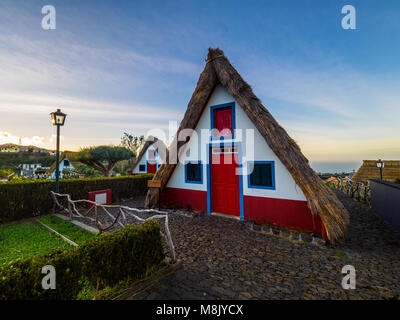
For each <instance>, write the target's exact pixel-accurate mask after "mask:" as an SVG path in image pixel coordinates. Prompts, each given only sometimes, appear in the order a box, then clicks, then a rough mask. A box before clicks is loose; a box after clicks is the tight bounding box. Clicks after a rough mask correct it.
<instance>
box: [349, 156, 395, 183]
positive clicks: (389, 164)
mask: <svg viewBox="0 0 400 320" xmlns="http://www.w3.org/2000/svg"><path fill="white" fill-rule="evenodd" d="M377 161H378V160H363V164H362V165H361V167H360V168H359V169H358V170H357V172H356V173H355V174H354V176H353V177H352V178H351V180H352V181H356V182H363V183H368V180H369V179H380V172H379V168H378V167H377V166H376V162H377ZM382 161H383V162H384V163H385V167H384V168H383V169H382V179H383V180H386V181H390V182H394V181H395V180H396V179H400V160H382Z"/></svg>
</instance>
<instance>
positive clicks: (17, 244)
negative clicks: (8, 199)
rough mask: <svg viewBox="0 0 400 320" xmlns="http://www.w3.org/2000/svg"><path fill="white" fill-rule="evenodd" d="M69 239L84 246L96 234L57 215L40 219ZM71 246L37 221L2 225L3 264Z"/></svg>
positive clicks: (0, 237) (0, 227) (0, 262)
mask: <svg viewBox="0 0 400 320" xmlns="http://www.w3.org/2000/svg"><path fill="white" fill-rule="evenodd" d="M40 220H41V221H42V222H43V223H45V224H47V225H48V226H50V227H51V228H53V229H54V230H56V231H57V232H59V233H61V234H62V235H64V236H66V237H67V238H68V239H70V240H72V241H74V242H76V243H78V244H79V243H82V242H84V241H86V240H88V239H90V238H92V237H94V236H95V235H94V234H92V233H89V232H86V231H85V230H83V229H81V228H79V227H77V226H75V225H74V224H72V223H70V222H68V221H64V220H62V219H60V218H57V217H54V216H44V217H42V218H41V219H40ZM68 248H71V245H70V244H68V243H67V242H65V241H64V240H63V239H62V238H61V237H60V236H58V235H56V234H55V233H53V232H51V231H50V230H48V229H46V228H45V227H44V226H42V225H40V224H39V223H37V222H29V223H24V224H17V223H10V224H6V225H1V226H0V265H2V264H4V263H7V262H9V261H12V260H15V259H17V258H26V257H29V256H37V255H42V254H45V253H48V252H50V251H52V250H54V249H68Z"/></svg>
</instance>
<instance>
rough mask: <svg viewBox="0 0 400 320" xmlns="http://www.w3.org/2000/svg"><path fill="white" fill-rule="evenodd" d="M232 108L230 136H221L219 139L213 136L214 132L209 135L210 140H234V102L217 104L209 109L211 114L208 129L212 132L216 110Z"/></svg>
mask: <svg viewBox="0 0 400 320" xmlns="http://www.w3.org/2000/svg"><path fill="white" fill-rule="evenodd" d="M228 107H231V108H232V136H221V137H216V136H214V132H212V133H211V140H224V139H225V140H228V139H235V129H236V112H235V102H229V103H224V104H218V105H215V106H211V107H210V112H211V117H210V118H211V127H210V129H211V130H213V129H214V128H215V124H214V111H215V110H216V109H222V108H228Z"/></svg>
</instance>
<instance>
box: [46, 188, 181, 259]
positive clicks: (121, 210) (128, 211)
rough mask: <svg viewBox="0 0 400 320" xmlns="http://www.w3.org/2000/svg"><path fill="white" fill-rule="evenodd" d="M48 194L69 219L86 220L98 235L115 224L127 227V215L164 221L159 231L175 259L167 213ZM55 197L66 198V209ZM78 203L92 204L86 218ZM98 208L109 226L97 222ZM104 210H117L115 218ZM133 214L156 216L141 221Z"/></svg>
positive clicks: (67, 195) (65, 195) (59, 194)
mask: <svg viewBox="0 0 400 320" xmlns="http://www.w3.org/2000/svg"><path fill="white" fill-rule="evenodd" d="M50 193H51V195H52V197H53V200H54V203H55V205H57V206H58V207H59V208H62V209H63V210H65V211H66V212H68V214H69V216H70V218H71V219H72V218H73V217H76V218H85V219H88V220H90V221H92V222H94V223H95V224H96V226H97V229H98V230H99V232H100V233H102V232H104V231H106V230H108V229H110V228H111V227H112V226H113V225H114V224H115V223H118V224H119V225H120V226H121V227H122V228H124V227H126V225H127V219H126V215H129V216H131V217H133V218H135V219H136V220H138V221H139V222H146V221H151V220H154V219H165V224H164V227H165V234H164V233H162V232H161V231H160V233H161V235H162V236H163V237H164V238H165V240H166V242H167V244H168V246H169V249H170V251H171V254H172V259H173V261H175V259H176V254H175V246H174V243H173V241H172V237H171V232H170V230H169V226H168V212H166V211H160V210H156V209H138V208H131V207H127V206H120V205H107V204H97V203H96V202H93V201H90V200H72V199H71V197H70V195H69V194H61V193H55V192H53V191H50ZM57 197H66V198H67V202H68V208H66V207H64V206H63V205H61V204H60V202H59V201H58V199H57ZM80 202H83V203H88V204H92V206H91V207H90V208H89V209H88V211H87V212H86V216H84V215H82V214H81V213H80V212H79V211H78V210H77V208H76V205H75V204H77V203H80ZM98 207H101V208H102V209H103V211H104V212H105V213H106V214H107V215H108V216H109V217H110V218H111V219H112V220H113V221H112V223H111V225H109V226H108V227H104V225H103V224H102V223H101V222H100V221H99V219H98V212H97V208H98ZM69 208H70V209H69ZM93 208H95V218H91V217H89V216H87V214H88V213H89V212H90V211H91V210H92V209H93ZM106 208H117V209H118V214H117V216H116V217H115V216H113V215H112V214H111V213H110V212H109V211H108V210H107V209H106ZM133 212H135V213H156V215H154V216H151V217H149V218H146V219H143V218H140V217H139V216H137V215H135V214H134V213H133ZM120 217H122V220H123V222H121V221H120V220H119V218H120Z"/></svg>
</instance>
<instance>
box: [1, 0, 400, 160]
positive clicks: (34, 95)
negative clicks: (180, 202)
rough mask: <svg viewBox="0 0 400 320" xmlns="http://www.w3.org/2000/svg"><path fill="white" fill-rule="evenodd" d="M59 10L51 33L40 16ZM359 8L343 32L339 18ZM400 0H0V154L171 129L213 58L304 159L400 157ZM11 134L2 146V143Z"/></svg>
mask: <svg viewBox="0 0 400 320" xmlns="http://www.w3.org/2000/svg"><path fill="white" fill-rule="evenodd" d="M47 4H51V5H53V6H54V7H55V8H56V21H57V28H56V30H43V29H42V28H41V20H42V17H43V15H42V14H41V8H42V7H43V6H44V5H47ZM345 4H351V5H353V6H354V7H355V8H356V17H357V29H356V30H344V29H342V27H341V19H342V17H343V16H344V15H343V14H342V13H341V8H342V7H343V5H345ZM399 9H400V2H398V1H395V0H394V1H389V0H386V1H378V0H375V1H371V0H362V1H356V0H350V1H340V0H337V1H336V0H332V1H289V0H286V1H282V0H279V1H278V0H276V1H266V0H264V1H246V2H243V1H221V0H219V1H204V0H203V1H190V0H186V1H71V0H69V1H66V0H64V1H52V0H51V1H36V0H31V1H15V0H13V1H8V0H1V1H0V73H1V77H0V112H1V113H0V143H4V142H6V141H14V140H15V139H16V138H17V137H22V138H23V142H25V143H29V142H33V143H36V144H38V145H41V146H43V147H49V148H51V147H52V146H53V145H54V136H53V134H54V128H52V126H51V125H50V120H49V116H48V114H49V113H50V112H51V111H53V110H54V109H55V108H56V107H58V106H61V107H62V109H63V110H64V111H65V112H66V113H68V118H67V124H66V126H65V127H63V129H62V135H63V137H62V145H63V146H64V147H65V148H66V149H70V150H71V149H72V150H77V149H78V148H79V147H81V146H86V145H99V144H111V143H113V144H118V143H119V141H120V137H121V136H122V134H123V132H124V131H127V132H131V133H133V134H137V135H139V134H142V133H145V132H146V131H147V130H148V129H150V128H161V129H165V130H166V129H168V121H169V120H177V121H180V120H181V118H182V116H183V113H184V111H185V110H186V106H187V103H188V101H189V99H190V96H191V94H192V92H193V90H194V87H195V85H196V82H197V79H198V76H199V74H200V72H201V71H202V69H203V67H204V63H205V62H204V59H205V57H206V54H207V48H208V47H220V48H221V49H223V50H224V52H225V54H226V55H227V57H228V58H229V59H230V61H231V63H232V64H233V65H234V66H235V68H236V69H237V70H238V71H239V73H240V74H241V75H242V76H243V78H244V79H245V80H246V81H247V82H248V83H249V84H250V85H252V87H253V90H254V92H255V93H256V95H257V96H258V97H259V98H260V99H261V100H262V101H263V103H264V105H265V106H266V107H267V108H268V109H269V110H270V112H271V113H272V114H273V115H274V117H275V118H276V119H277V120H278V121H279V122H280V123H281V125H283V126H284V127H285V128H286V130H287V131H288V132H289V134H290V135H291V136H292V137H293V138H294V139H295V140H296V141H297V142H298V143H299V144H300V146H301V148H302V150H303V152H304V153H305V155H306V156H307V157H308V158H309V159H310V160H311V161H360V160H362V159H374V158H385V159H398V158H400V125H399V119H400V106H399V101H400V100H399V98H400V90H399V87H400V86H399V85H400V77H399V75H400V63H399V56H400V41H399V36H400V23H399V21H400V10H399ZM5 136H7V137H5Z"/></svg>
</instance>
